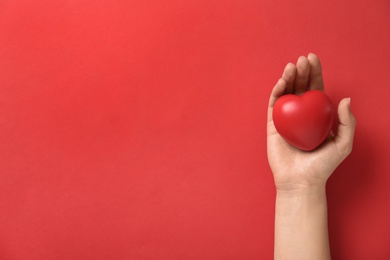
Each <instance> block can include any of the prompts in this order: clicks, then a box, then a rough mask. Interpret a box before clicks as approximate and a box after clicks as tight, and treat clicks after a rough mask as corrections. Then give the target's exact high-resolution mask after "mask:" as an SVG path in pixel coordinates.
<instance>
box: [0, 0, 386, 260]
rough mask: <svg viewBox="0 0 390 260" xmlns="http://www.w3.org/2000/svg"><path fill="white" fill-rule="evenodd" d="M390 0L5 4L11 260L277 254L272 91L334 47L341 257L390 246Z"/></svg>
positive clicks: (332, 190) (3, 219)
mask: <svg viewBox="0 0 390 260" xmlns="http://www.w3.org/2000/svg"><path fill="white" fill-rule="evenodd" d="M389 46H390V2H389V1H387V0H372V1H335V0H333V1H305V0H298V1H282V0H276V1H271V0H268V1H258V0H257V1H254V0H250V1H249V0H247V1H243V0H229V1H217V0H212V1H210V0H202V1H201V0H186V1H178V0H175V1H157V0H154V1H141V0H138V1H125V0H121V1H119V0H117V1H109V0H102V1H87V0H82V1H81V0H73V1H70V0H69V1H49V0H44V1H25V0H12V1H11V0H3V1H0V259H12V260H14V259H15V260H16V259H18V260H19V259H248V260H250V259H272V257H273V224H274V223H273V221H274V200H275V188H274V184H273V179H272V173H271V171H270V169H269V166H268V162H267V157H266V132H265V131H266V110H267V103H268V97H269V93H270V91H271V89H272V87H273V85H274V84H275V83H276V81H277V80H278V78H279V77H280V76H281V73H282V70H283V68H284V66H285V65H286V64H287V63H288V62H290V61H291V62H294V63H295V62H296V60H297V58H298V57H299V56H300V55H307V54H308V53H309V52H314V53H316V54H318V55H319V57H320V59H321V61H322V64H323V68H324V77H325V86H326V91H327V93H328V95H329V96H330V97H331V99H332V101H333V102H334V104H335V105H337V103H338V102H339V100H341V98H343V97H348V96H349V97H351V100H352V102H351V105H352V110H353V111H354V113H355V115H356V118H357V121H358V125H357V131H356V138H355V146H354V151H353V153H352V154H351V156H350V157H349V158H348V159H347V160H346V161H345V162H344V163H343V164H342V165H341V166H340V167H339V168H338V169H337V170H336V172H335V173H334V175H333V176H332V177H331V179H330V180H329V182H328V187H327V188H328V204H329V229H330V241H331V250H332V257H333V259H354V260H359V259H362V260H366V259H375V260H377V259H390V247H389V244H390V222H389V219H390V204H389V199H390V188H389V185H390V174H389V173H390V171H389V170H390V168H389V167H390V160H389V155H390V148H389V145H390V138H389V130H390V120H389V113H390V109H389V94H390V86H389V80H388V77H389V75H390V74H389V73H390V66H389V62H390V48H389Z"/></svg>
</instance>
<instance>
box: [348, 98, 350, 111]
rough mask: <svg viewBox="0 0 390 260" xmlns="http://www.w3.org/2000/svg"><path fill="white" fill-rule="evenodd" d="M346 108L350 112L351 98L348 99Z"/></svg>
mask: <svg viewBox="0 0 390 260" xmlns="http://www.w3.org/2000/svg"><path fill="white" fill-rule="evenodd" d="M348 108H349V110H351V98H350V97H349V98H348Z"/></svg>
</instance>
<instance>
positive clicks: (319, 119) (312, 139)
mask: <svg viewBox="0 0 390 260" xmlns="http://www.w3.org/2000/svg"><path fill="white" fill-rule="evenodd" d="M272 116H273V120H274V124H275V128H276V130H277V131H278V132H279V134H280V135H281V136H282V137H283V138H284V139H285V140H286V141H287V142H289V143H290V144H292V145H294V146H296V147H298V148H299V149H301V150H305V151H311V150H313V149H315V148H316V147H318V146H319V145H320V144H321V143H322V142H324V140H325V139H326V138H327V136H328V134H329V132H330V130H331V128H332V123H333V107H332V103H331V101H330V99H329V98H328V96H327V95H325V93H324V92H322V91H319V90H311V91H307V92H305V93H304V94H303V95H301V96H297V95H292V94H287V95H284V96H281V97H280V98H278V100H277V101H276V103H275V106H274V109H273V114H272Z"/></svg>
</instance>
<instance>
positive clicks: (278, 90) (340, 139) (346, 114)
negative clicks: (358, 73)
mask: <svg viewBox="0 0 390 260" xmlns="http://www.w3.org/2000/svg"><path fill="white" fill-rule="evenodd" d="M307 89H309V90H314V89H315V90H321V91H324V82H323V77H322V68H321V63H320V60H319V59H318V57H317V56H316V55H315V54H312V53H310V54H309V55H308V58H306V57H304V56H301V57H300V58H299V59H298V61H297V65H296V66H295V65H294V64H292V63H288V64H287V66H286V68H285V69H284V72H283V75H282V78H281V79H279V81H278V82H277V83H276V85H275V87H274V88H273V90H272V93H271V96H270V99H269V106H268V123H267V153H268V161H269V164H270V166H271V169H272V172H273V174H274V180H275V185H276V188H277V190H278V191H297V190H301V189H304V188H310V187H324V186H325V184H326V181H327V179H328V178H329V177H330V175H331V174H332V172H333V171H334V170H335V169H336V167H337V166H338V165H339V164H340V163H341V162H342V161H343V160H344V159H345V158H346V157H347V156H348V155H349V154H350V152H351V151H352V144H353V137H354V131H355V126H356V120H355V117H354V116H353V114H352V112H351V110H350V99H349V98H344V99H343V100H341V101H340V103H339V106H338V117H339V125H338V129H337V133H336V135H333V134H332V133H330V134H329V136H328V138H327V140H326V141H325V142H324V143H323V144H322V145H320V146H319V147H318V148H316V149H315V150H313V151H311V152H306V151H302V150H300V149H298V148H296V147H294V146H292V145H290V144H289V143H287V142H286V141H285V140H284V139H283V138H282V137H281V136H280V135H279V134H278V132H277V131H276V129H275V126H274V122H273V119H272V110H273V107H274V104H275V102H276V100H277V99H278V98H279V97H281V96H282V95H283V94H297V95H300V94H302V93H304V92H305V91H306V90H307Z"/></svg>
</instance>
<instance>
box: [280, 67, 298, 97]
mask: <svg viewBox="0 0 390 260" xmlns="http://www.w3.org/2000/svg"><path fill="white" fill-rule="evenodd" d="M296 73H297V68H296V67H295V65H294V64H292V63H291V62H290V63H288V64H287V65H286V67H285V68H284V71H283V75H282V78H283V79H284V80H285V82H286V89H285V91H284V94H292V93H293V91H294V81H295V75H296Z"/></svg>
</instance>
